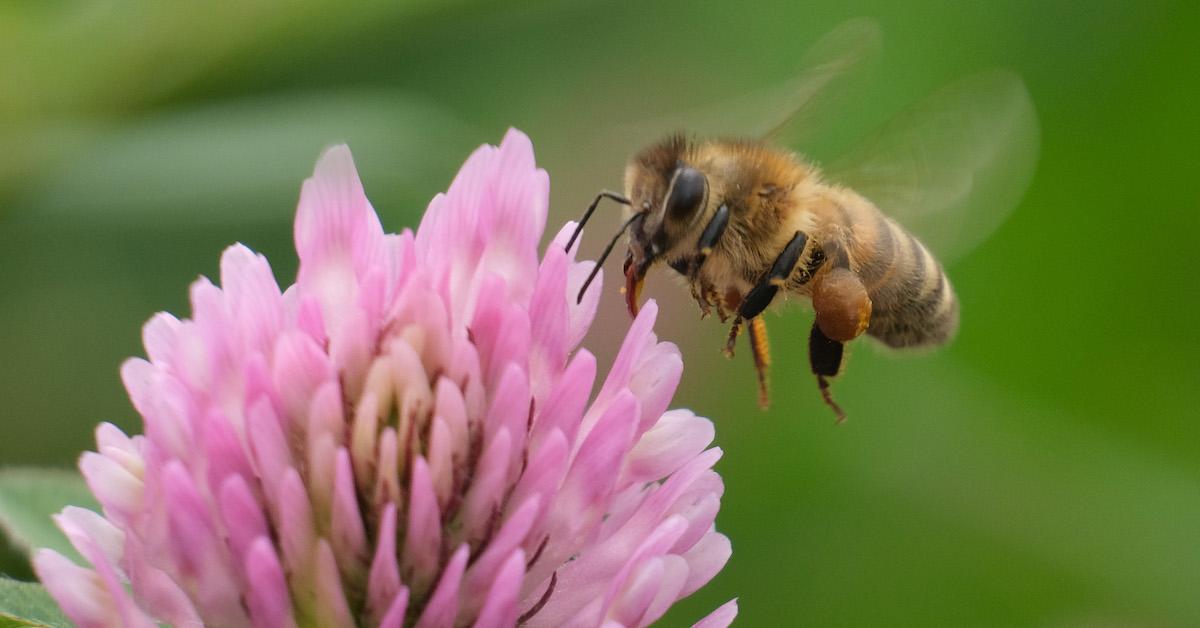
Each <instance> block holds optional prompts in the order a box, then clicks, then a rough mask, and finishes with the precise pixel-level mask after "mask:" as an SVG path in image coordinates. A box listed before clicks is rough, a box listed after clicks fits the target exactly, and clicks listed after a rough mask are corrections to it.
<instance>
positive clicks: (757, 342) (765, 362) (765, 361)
mask: <svg viewBox="0 0 1200 628" xmlns="http://www.w3.org/2000/svg"><path fill="white" fill-rule="evenodd" d="M749 327H750V350H751V353H753V354H754V370H755V371H757V372H758V406H759V407H760V408H762V409H763V410H766V409H767V407H768V406H770V405H771V398H770V395H768V393H767V368H768V367H770V366H771V346H770V343H769V342H768V341H767V323H766V322H765V321H763V319H762V317H756V318H752V319H750V325H749Z"/></svg>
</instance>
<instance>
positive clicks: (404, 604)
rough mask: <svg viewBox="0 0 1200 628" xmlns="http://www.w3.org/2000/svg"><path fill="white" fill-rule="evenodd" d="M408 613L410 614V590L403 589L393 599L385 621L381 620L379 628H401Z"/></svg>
mask: <svg viewBox="0 0 1200 628" xmlns="http://www.w3.org/2000/svg"><path fill="white" fill-rule="evenodd" d="M406 612H408V589H405V588H402V589H400V590H399V591H398V592H396V595H395V597H393V598H392V602H391V604H390V605H389V606H388V608H387V612H386V613H384V615H383V619H381V620H379V628H401V626H403V625H404V615H405V613H406Z"/></svg>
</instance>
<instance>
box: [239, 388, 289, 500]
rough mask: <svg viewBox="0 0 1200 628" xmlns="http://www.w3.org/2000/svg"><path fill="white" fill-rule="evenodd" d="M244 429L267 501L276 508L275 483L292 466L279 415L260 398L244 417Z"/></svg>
mask: <svg viewBox="0 0 1200 628" xmlns="http://www.w3.org/2000/svg"><path fill="white" fill-rule="evenodd" d="M246 431H247V434H248V436H249V440H250V450H251V452H252V456H253V458H254V462H255V466H256V468H257V471H258V473H257V475H258V478H259V480H260V481H261V482H262V485H263V492H264V493H265V495H266V498H267V502H268V503H269V504H271V505H272V506H273V507H274V508H278V507H279V483H280V481H281V479H282V478H283V477H284V474H285V473H286V471H287V470H288V469H291V468H292V467H293V465H294V461H293V460H292V454H291V451H290V449H289V447H288V443H287V437H286V436H285V435H284V433H283V428H282V426H281V425H280V422H279V418H278V416H276V414H275V411H274V410H273V409H272V408H271V403H270V401H268V400H267V399H260V400H259V401H258V402H256V403H255V404H254V405H252V406H251V407H250V411H249V413H248V414H247V417H246Z"/></svg>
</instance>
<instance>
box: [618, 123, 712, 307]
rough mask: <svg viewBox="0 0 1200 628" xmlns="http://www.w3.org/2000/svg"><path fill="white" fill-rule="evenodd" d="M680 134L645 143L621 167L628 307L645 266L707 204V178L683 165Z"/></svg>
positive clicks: (685, 146) (684, 147) (684, 230)
mask: <svg viewBox="0 0 1200 628" xmlns="http://www.w3.org/2000/svg"><path fill="white" fill-rule="evenodd" d="M687 152H688V142H687V140H686V139H684V138H683V136H681V135H675V136H671V137H669V138H667V139H666V140H665V141H663V142H660V143H659V144H656V145H654V146H651V147H649V148H647V149H646V150H644V151H642V152H641V153H639V154H638V155H636V156H635V157H634V158H633V160H631V161H630V163H629V166H628V168H627V169H626V171H625V188H626V192H627V195H628V198H629V201H630V203H629V211H631V212H633V215H632V217H631V219H630V222H629V250H628V252H627V253H626V255H625V299H626V302H627V303H628V305H629V311H630V313H633V314H636V312H637V299H638V295H639V293H640V292H641V287H642V283H643V282H644V281H645V278H646V273H647V271H649V269H650V266H651V265H653V264H654V263H655V262H657V261H659V260H661V259H662V258H663V254H664V253H666V252H667V251H669V250H671V249H672V248H673V247H674V246H675V245H676V244H677V243H678V242H679V240H680V238H682V237H683V236H684V234H686V233H687V232H688V231H689V228H690V227H691V225H692V224H693V223H694V222H695V220H696V218H697V217H698V216H700V215H701V214H703V212H704V208H705V206H706V205H707V204H708V188H709V186H708V178H707V177H706V176H705V175H704V173H703V172H702V171H700V170H699V169H697V168H695V167H693V166H691V165H688V163H687V161H686V155H687Z"/></svg>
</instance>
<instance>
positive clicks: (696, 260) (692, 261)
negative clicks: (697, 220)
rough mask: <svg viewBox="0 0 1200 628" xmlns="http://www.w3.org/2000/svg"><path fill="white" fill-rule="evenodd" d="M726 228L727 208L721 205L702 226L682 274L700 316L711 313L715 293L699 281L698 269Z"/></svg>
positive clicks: (706, 284)
mask: <svg viewBox="0 0 1200 628" xmlns="http://www.w3.org/2000/svg"><path fill="white" fill-rule="evenodd" d="M728 226H729V206H728V205H721V206H720V207H718V208H717V211H716V212H713V217H712V218H710V219H709V220H708V224H707V225H705V226H704V231H703V232H701V234H700V240H699V241H698V242H697V243H696V254H695V255H693V256H692V257H690V258H688V262H687V269H686V271H685V272H684V274H685V275H687V278H688V280H689V281H690V282H691V288H692V298H694V299H696V303H698V304H699V305H700V311H701V313H702V316H705V317H706V316H708V315H709V314H710V313H712V310H711V305H712V304H713V301H712V299H711V298H710V295H711V294H712V293H714V292H716V291H715V290H714V289H713V287H712V286H711V285H710V284H708V283H706V282H704V281H702V280H701V279H700V267H702V266H703V265H704V261H705V260H707V259H708V256H709V255H711V254H712V252H713V248H714V247H716V246H717V242H719V241H720V240H721V236H722V235H724V234H725V228H726V227H728Z"/></svg>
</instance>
